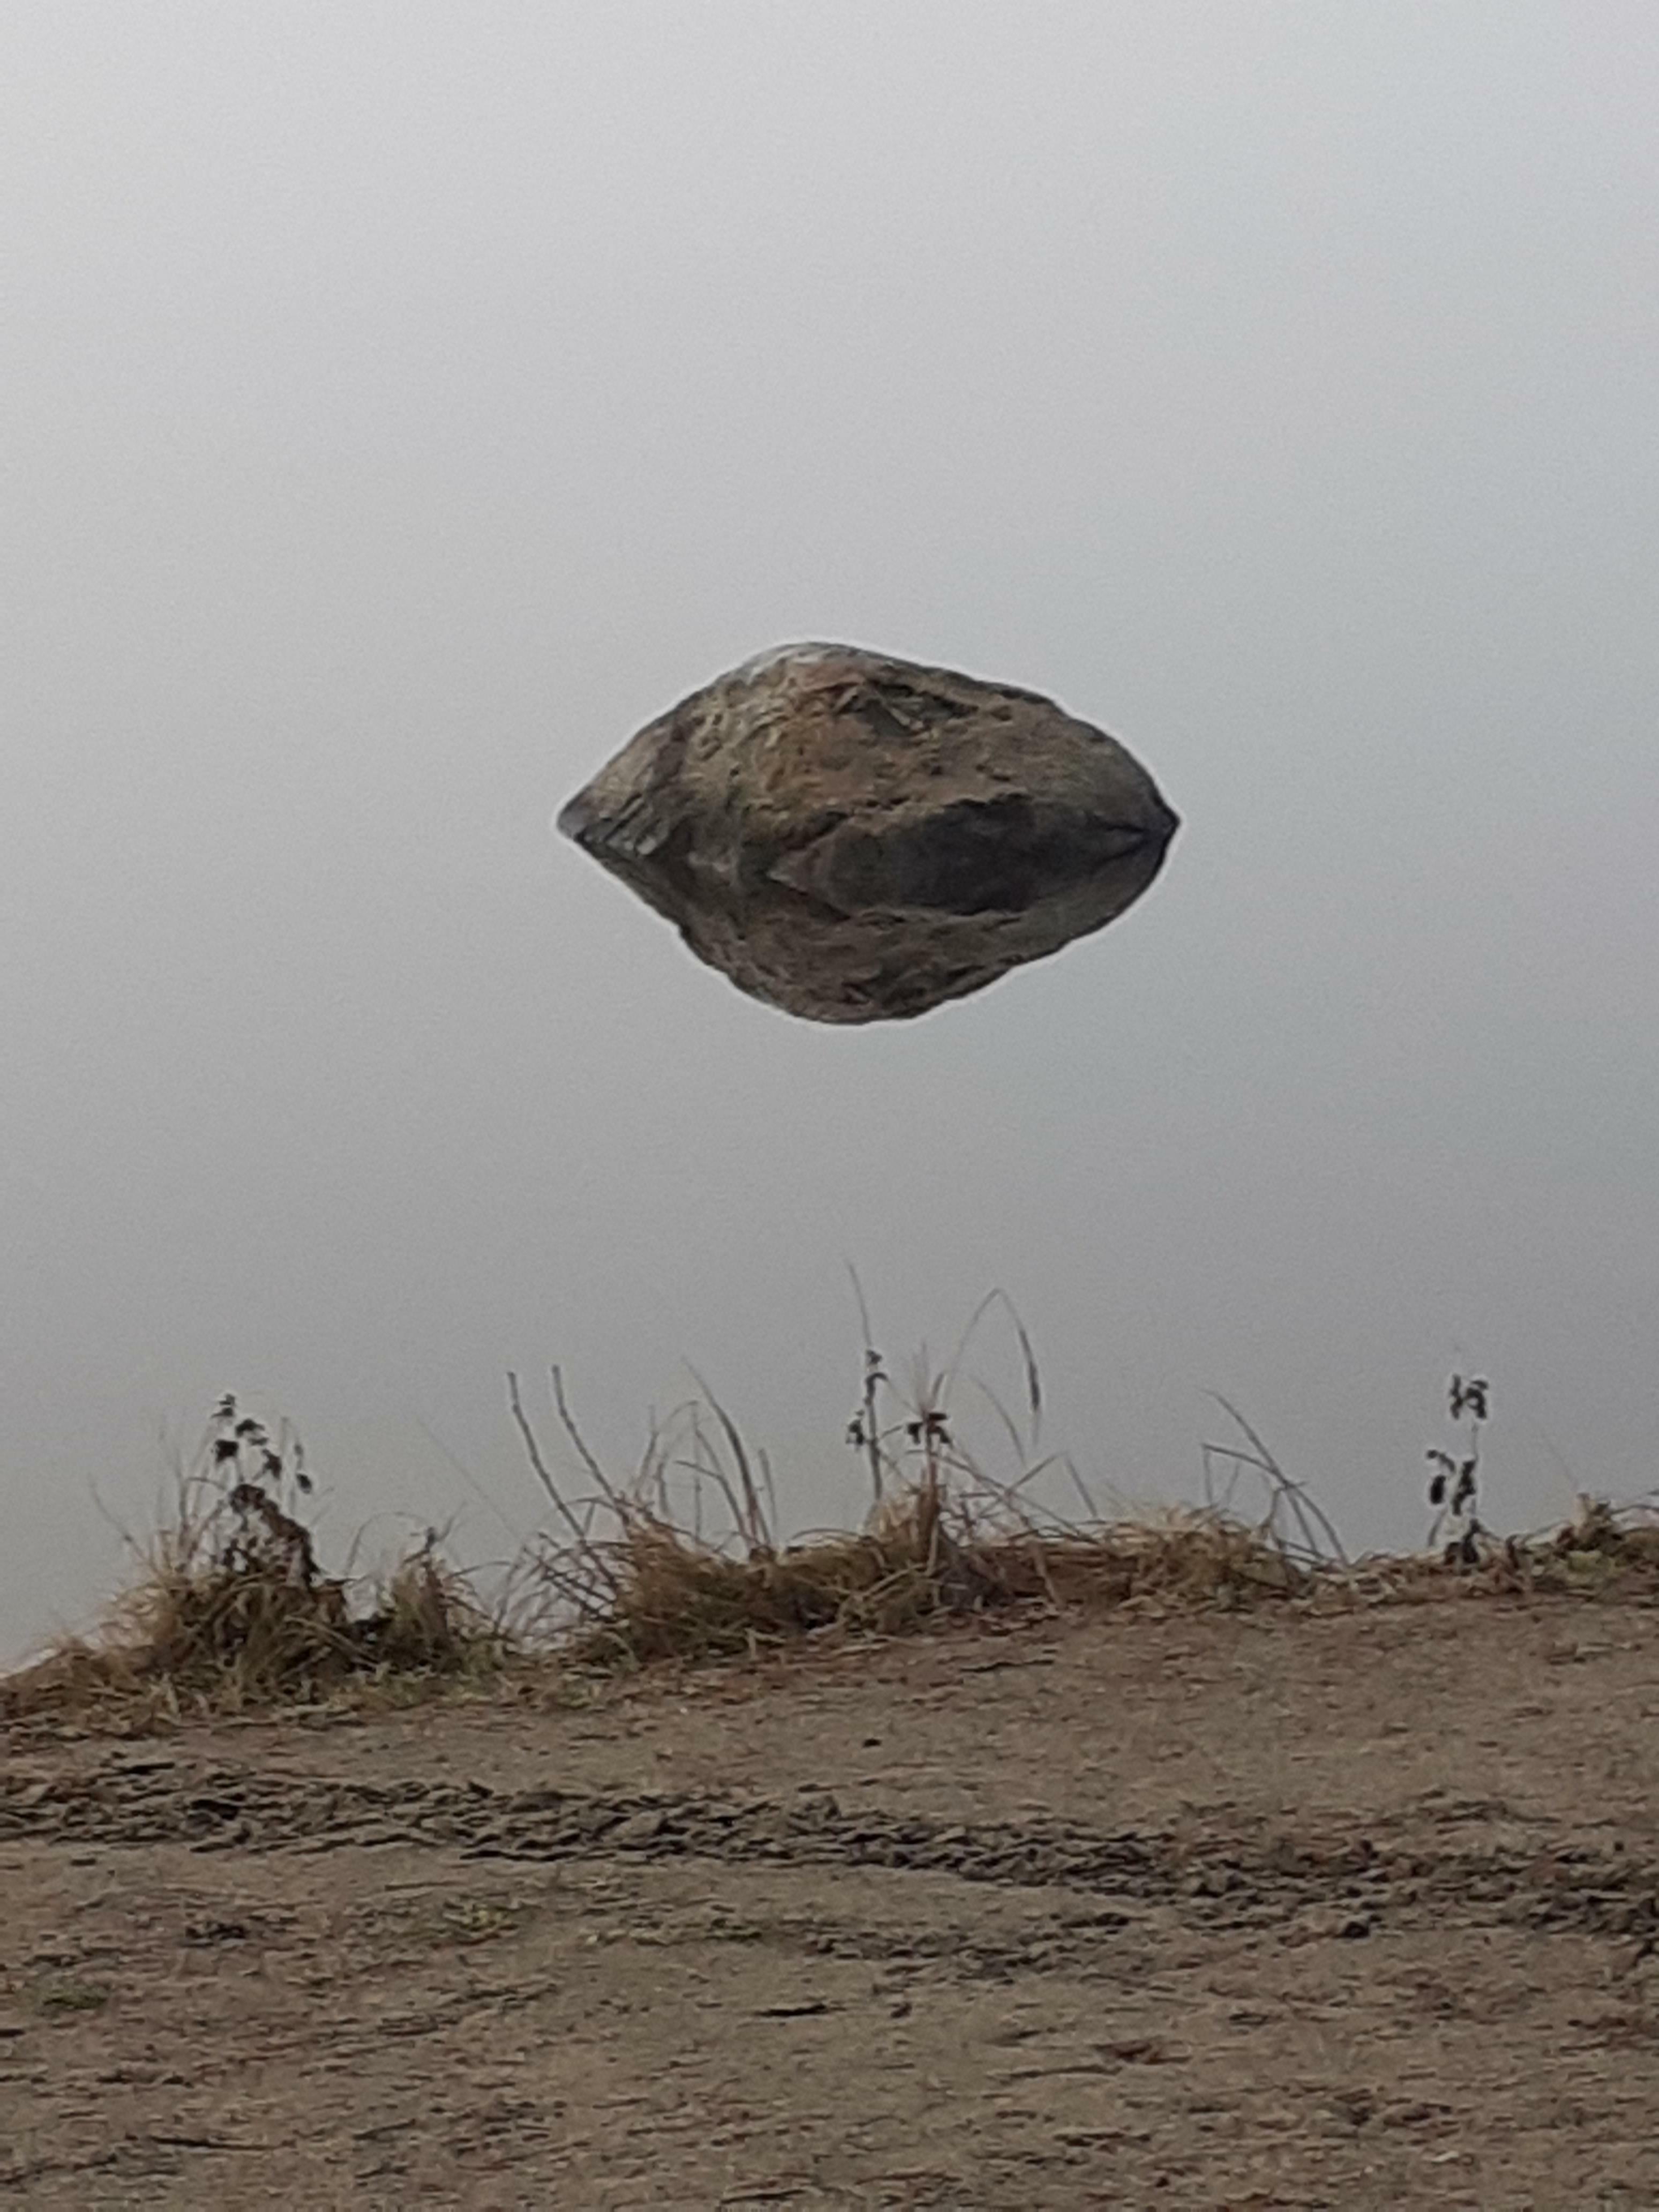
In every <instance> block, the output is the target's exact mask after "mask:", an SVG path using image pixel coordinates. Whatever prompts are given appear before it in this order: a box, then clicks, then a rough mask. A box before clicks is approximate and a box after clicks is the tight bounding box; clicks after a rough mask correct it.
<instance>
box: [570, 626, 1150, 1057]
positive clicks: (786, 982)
mask: <svg viewBox="0 0 1659 2212" xmlns="http://www.w3.org/2000/svg"><path fill="white" fill-rule="evenodd" d="M558 826H559V828H560V829H562V831H563V832H564V834H565V835H566V836H568V837H572V838H574V840H575V842H577V844H579V845H580V846H581V847H582V848H583V849H584V851H586V852H588V853H591V854H592V855H593V857H594V859H595V860H599V861H601V862H602V863H603V864H604V865H605V866H606V867H607V868H609V869H611V871H612V872H613V873H615V874H616V875H618V876H620V877H621V878H622V879H623V882H624V883H627V884H631V885H632V886H633V888H634V889H635V890H636V891H637V892H638V893H639V894H640V896H641V897H642V898H643V899H645V900H647V902H649V903H650V904H651V905H652V906H653V907H655V908H657V910H658V912H659V913H660V914H664V915H667V916H668V918H669V920H670V921H672V922H674V923H675V924H676V925H677V926H678V928H679V931H680V933H681V935H682V936H683V937H684V939H685V942H686V943H687V945H690V948H691V950H692V951H693V952H695V953H696V955H697V957H699V958H700V959H702V960H706V961H707V962H708V963H709V965H710V966H711V967H714V968H718V969H720V971H721V973H722V974H723V975H728V976H730V977H731V979H732V981H733V982H734V983H736V984H737V985H738V987H739V988H740V989H741V990H744V991H747V992H749V993H750V994H752V995H753V996H754V997H756V998H757V999H764V1000H767V1001H768V1003H769V1005H772V1006H781V1007H782V1008H783V1009H784V1010H785V1011H786V1012H789V1013H792V1014H801V1015H805V1017H806V1018H808V1019H810V1020H812V1021H820V1022H873V1021H896V1020H902V1019H905V1018H908V1017H910V1016H912V1015H915V1014H924V1013H927V1012H928V1011H929V1010H930V1008H932V1007H934V1006H939V1005H941V1004H943V1002H944V1001H945V1000H947V999H960V998H964V997H966V996H967V995H968V994H969V993H970V992H973V991H977V990H980V989H981V988H982V987H984V986H985V985H986V984H987V983H991V982H994V981H995V980H996V979H997V977H998V976H999V975H1005V974H1006V972H1007V970H1008V969H1011V968H1015V967H1018V965H1019V964H1020V963H1022V962H1023V961H1026V960H1040V959H1042V957H1044V956H1045V955H1046V954H1048V953H1050V952H1057V951H1059V950H1060V947H1061V946H1062V945H1067V944H1069V943H1070V942H1071V940H1072V939H1073V938H1074V937H1082V936H1085V935H1086V934H1087V933H1088V932H1089V931H1091V930H1094V929H1099V928H1101V927H1103V925H1104V924H1105V923H1107V922H1109V921H1112V920H1113V919H1114V917H1115V916H1116V915H1120V914H1121V913H1122V912H1123V909H1124V908H1126V907H1127V906H1128V905H1130V904H1131V903H1132V902H1133V901H1134V900H1135V899H1137V898H1138V897H1139V896H1140V894H1141V892H1142V891H1144V890H1146V886H1147V884H1150V883H1151V882H1152V878H1153V877H1154V876H1155V875H1156V874H1157V873H1158V868H1159V866H1161V865H1162V863H1163V860H1164V853H1165V850H1166V849H1167V848H1168V846H1169V842H1170V838H1171V837H1172V836H1174V835H1175V832H1176V826H1177V823H1176V817H1175V815H1174V814H1173V813H1172V812H1171V811H1170V809H1169V807H1167V806H1166V805H1164V801H1163V799H1161V798H1160V797H1159V796H1158V789H1157V787H1156V786H1155V785H1154V783H1153V782H1152V778H1151V777H1150V776H1149V775H1147V773H1146V770H1145V769H1143V768H1142V767H1141V766H1140V764H1139V762H1138V761H1136V760H1135V759H1134V758H1133V756H1132V755H1131V754H1129V753H1128V752H1127V751H1126V750H1124V748H1123V747H1122V746H1121V744H1118V743H1117V741H1116V739H1115V738H1109V737H1108V736H1106V735H1105V733H1104V732H1103V731H1100V730H1097V729H1093V728H1091V726H1090V725H1089V724H1088V723H1087V722H1079V721H1076V720H1073V717H1072V716H1071V715H1069V714H1066V713H1064V712H1063V711H1062V709H1061V708H1059V707H1057V706H1055V705H1054V702H1053V701H1052V700H1050V699H1045V698H1043V697H1042V696H1041V695H1040V694H1039V693H1037V692H1035V691H1022V690H1016V689H1015V688H1014V687H1013V686H1012V684H986V683H981V681H980V680H979V679H978V678H975V677H972V676H959V675H957V674H955V673H953V672H952V671H950V670H948V669H943V668H922V667H918V666H917V665H915V664H914V663H912V662H910V661H908V660H891V659H888V658H887V657H886V655H884V654H883V653H866V652H864V651H862V650H861V649H860V648H859V647H855V646H846V645H792V646H785V647H781V649H780V650H778V651H776V652H773V653H763V654H761V655H760V656H759V658H758V659H754V660H750V661H745V662H744V665H743V666H742V667H740V668H736V669H733V670H732V671H731V672H730V674H728V675H726V676H721V677H718V678H716V679H715V680H714V683H712V684H706V685H705V686H704V687H703V689H702V690H700V691H694V692H693V693H692V694H691V696H690V698H688V699H684V700H682V701H681V702H680V703H679V705H678V707H675V708H672V709H671V711H670V712H669V713H668V714H663V715H660V716H659V718H658V719H657V720H655V721H654V722H651V723H648V724H647V726H646V727H645V728H644V729H642V730H641V731H640V732H639V733H638V735H637V736H636V737H635V738H631V739H630V740H629V743H628V744H626V745H624V746H623V749H622V750H621V751H620V752H619V753H618V754H617V756H616V757H615V758H614V759H613V760H612V761H611V762H610V763H608V764H607V765H606V766H605V768H603V769H600V771H599V774H598V775H596V776H595V777H594V778H593V780H592V782H591V783H590V784H588V785H587V786H586V788H585V789H583V790H581V791H580V792H578V793H577V794H576V796H575V797H574V799H572V800H571V801H570V802H569V804H568V805H567V806H566V807H565V808H564V809H563V811H562V812H561V814H560V816H559V818H558Z"/></svg>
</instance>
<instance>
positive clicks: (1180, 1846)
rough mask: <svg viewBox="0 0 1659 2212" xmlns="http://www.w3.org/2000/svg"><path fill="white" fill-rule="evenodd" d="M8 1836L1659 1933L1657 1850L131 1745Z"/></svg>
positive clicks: (40, 1780)
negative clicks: (1113, 1819)
mask: <svg viewBox="0 0 1659 2212" xmlns="http://www.w3.org/2000/svg"><path fill="white" fill-rule="evenodd" d="M0 1838H18V1839H22V1838H34V1839H36V1840H40V1841H46V1842H58V1843H64V1844H78V1845H85V1844H110V1845H117V1846H137V1845H144V1844H185V1845H187V1846H189V1847H191V1848H192V1849H194V1850H198V1851H215V1850H248V1851H306V1852H315V1851H325V1850H369V1849H373V1848H374V1847H377V1846H384V1845H388V1844H404V1845H420V1846H426V1847H428V1848H435V1849H447V1850H456V1851H458V1852H459V1854H460V1855H461V1856H462V1857H467V1858H480V1859H482V1858H498V1859H519V1860H529V1861H542V1862H549V1861H557V1860H569V1859H594V1858H605V1857H615V1858H617V1859H618V1860H623V1861H640V1860H653V1859H654V1860H673V1859H684V1858H701V1859H708V1860H714V1861H717V1862H720V1863H725V1864H727V1865H741V1864H744V1863H757V1864H767V1865H772V1866H776V1865H780V1864H791V1863H793V1864H798V1865H802V1866H807V1865H811V1866H846V1867H869V1868H883V1869H891V1870H893V1871H896V1872H904V1871H909V1870H915V1871H925V1872H927V1873H930V1874H935V1875H938V1874H945V1875H955V1876H957V1878H959V1879H960V1880H962V1881H969V1882H984V1883H993V1884H1000V1885H1006V1886H1012V1887H1023V1888H1031V1887H1048V1886H1051V1885H1058V1886H1061V1887H1067V1888H1070V1889H1073V1890H1080V1891H1084V1892H1085V1893H1090V1894H1091V1895H1093V1896H1095V1897H1098V1898H1102V1899H1118V1900H1121V1902H1122V1903H1123V1904H1124V1905H1126V1906H1133V1907H1138V1908H1141V1909H1144V1908H1146V1906H1148V1905H1164V1906H1167V1907H1172V1908H1174V1909H1176V1911H1178V1912H1179V1913H1180V1915H1181V1916H1182V1917H1183V1918H1186V1919H1188V1920H1189V1921H1192V1922H1194V1923H1198V1924H1201V1925H1204V1926H1207V1927H1212V1928H1225V1927H1231V1928H1243V1927H1251V1926H1270V1925H1273V1924H1277V1923H1284V1922H1286V1921H1289V1920H1291V1919H1295V1918H1297V1917H1299V1916H1305V1915H1308V1914H1310V1913H1313V1914H1316V1915H1323V1916H1325V1917H1327V1920H1328V1924H1327V1925H1326V1926H1325V1928H1324V1930H1323V1932H1325V1933H1327V1934H1330V1935H1334V1936H1351V1937H1354V1938H1359V1937H1363V1936H1367V1935H1369V1934H1370V1933H1371V1931H1372V1930H1373V1929H1374V1928H1376V1927H1377V1926H1378V1925H1380V1924H1382V1923H1384V1922H1386V1923H1389V1924H1391V1925H1396V1926H1404V1925H1417V1926H1422V1925H1425V1924H1435V1923H1441V1924H1447V1925H1449V1924H1453V1923H1456V1924H1461V1925H1465V1926H1468V1925H1482V1924H1484V1925H1495V1924H1509V1925H1515V1924H1519V1925H1522V1926H1526V1927H1529V1928H1534V1929H1571V1930H1576V1931H1577V1932H1579V1933H1583V1934H1595V1935H1604V1936H1632V1937H1635V1938H1637V1939H1638V1940H1641V1941H1644V1942H1659V1861H1655V1860H1653V1859H1650V1858H1646V1857H1637V1856H1635V1855H1633V1854H1631V1853H1628V1852H1626V1851H1622V1850H1621V1851H1618V1852H1602V1851H1595V1850H1589V1849H1586V1848H1583V1847H1580V1846H1574V1847H1571V1848H1565V1847H1564V1848H1560V1849H1551V1848H1549V1847H1548V1846H1547V1844H1546V1845H1541V1847H1539V1848H1535V1849H1531V1850H1477V1849H1465V1850H1455V1851H1445V1850H1425V1848H1423V1847H1422V1846H1420V1845H1414V1846H1413V1847H1410V1848H1403V1849H1389V1848H1379V1847H1378V1846H1377V1845H1376V1844H1374V1843H1373V1842H1372V1841H1371V1840H1370V1838H1367V1837H1364V1835H1359V1836H1352V1835H1349V1836H1338V1837H1334V1838H1333V1837H1332V1836H1331V1835H1330V1834H1328V1833H1326V1834H1324V1835H1322V1836H1309V1835H1304V1836H1301V1837H1298V1836H1297V1835H1295V1834H1287V1833H1280V1834H1277V1835H1271V1836H1267V1837H1265V1838H1245V1837H1241V1836H1240V1835H1238V1834H1237V1833H1225V1832H1222V1833H1218V1832H1213V1831H1212V1832H1207V1833H1200V1834H1198V1835H1196V1836H1194V1835H1192V1834H1186V1833H1183V1834H1181V1835H1176V1834H1173V1833H1170V1832H1142V1831H1138V1830H1133V1829H1128V1830H1123V1831H1120V1832H1112V1831H1109V1830H1105V1829H1102V1828H1095V1827H1089V1826H1079V1825H1077V1824H1075V1823H1064V1822H1059V1821H1053V1820H1030V1821H1007V1820H999V1821H984V1822H962V1821H951V1820H939V1819H935V1818H930V1817H928V1816H927V1815H926V1814H913V1813H906V1814H895V1813H888V1812H883V1811H880V1810H875V1809H871V1808H858V1809H856V1810H849V1809H848V1808H845V1807H843V1806H842V1803H841V1802H839V1801H838V1800H837V1799H836V1797H835V1796H833V1795H832V1794H831V1793H830V1792H829V1791H828V1790H810V1791H801V1792H798V1793H797V1794H796V1795H795V1796H793V1798H789V1799H774V1798H768V1797H736V1796H732V1797H727V1796H718V1795H714V1794H705V1793H698V1792H684V1791H682V1792H672V1793H640V1792H633V1793H623V1792H605V1791H584V1790H560V1789H556V1788H543V1789H532V1790H519V1791H506V1790H495V1789H492V1788H490V1787H489V1785H487V1784H483V1783H481V1782H465V1783H450V1782H428V1781H423V1780H420V1779H408V1780H401V1781H397V1782H392V1783H376V1782H362V1781H352V1780H349V1779H346V1778H339V1779H334V1778H319V1777H312V1776H299V1775H290V1774H282V1773H272V1772H271V1771H269V1770H261V1769H258V1768H254V1767H245V1766H234V1765H211V1766H199V1765H190V1764H188V1763H187V1762H184V1761H180V1760H177V1759H172V1758H167V1757H158V1758H138V1759H133V1758H131V1757H125V1758H123V1759H119V1760H116V1761H111V1762H108V1763H106V1764H105V1765H102V1766H100V1767H99V1768H96V1769H94V1770H93V1771H90V1772H84V1773H79V1774H72V1775H64V1774H56V1775H53V1774H46V1775H40V1774H38V1773H37V1774H36V1775H34V1776H33V1777H30V1776H28V1775H27V1774H13V1775H10V1776H7V1777H5V1778H0Z"/></svg>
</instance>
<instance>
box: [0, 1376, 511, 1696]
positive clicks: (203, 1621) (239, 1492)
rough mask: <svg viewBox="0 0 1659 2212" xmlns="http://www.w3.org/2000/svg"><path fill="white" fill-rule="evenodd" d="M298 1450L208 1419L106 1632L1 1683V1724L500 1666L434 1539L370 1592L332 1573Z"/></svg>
mask: <svg viewBox="0 0 1659 2212" xmlns="http://www.w3.org/2000/svg"><path fill="white" fill-rule="evenodd" d="M312 1496H313V1488H312V1483H311V1479H310V1477H309V1475H308V1474H307V1472H306V1468H305V1462H304V1454H303V1449H302V1448H301V1445H300V1443H299V1442H298V1439H297V1437H294V1436H293V1435H292V1434H291V1432H289V1431H286V1430H285V1429H284V1430H283V1431H280V1432H279V1434H278V1436H277V1437H275V1438H273V1437H271V1436H270V1432H269V1431H267V1430H266V1429H265V1427H264V1425H263V1424H261V1423H259V1422H258V1421H256V1420H252V1419H247V1418H246V1417H239V1414H238V1409H237V1407H236V1404H235V1401H234V1400H233V1399H230V1398H226V1399H224V1400H222V1401H221V1403H220V1405H219V1407H218V1408H217V1409H216V1413H215V1415H214V1418H213V1421H212V1424H211V1425H210V1431H209V1434H208V1437H207V1438H206V1440H205V1441H204V1445H203V1448H202V1450H201V1453H200V1455H198V1458H197V1463H196V1464H195V1466H194V1467H193V1468H191V1469H190V1470H189V1471H187V1472H186V1473H185V1474H181V1475H180V1477H179V1484H178V1491H177V1496H176V1499H175V1505H174V1510H173V1514H172V1516H171V1517H170V1519H169V1522H168V1524H167V1526H166V1527H165V1528H163V1529H162V1530H161V1533H160V1534H158V1535H157V1536H156V1537H155V1539H153V1540H152V1541H150V1542H149V1544H148V1545H145V1546H143V1547H135V1548H136V1549H137V1554H138V1572H137V1577H136V1578H135V1580H134V1583H133V1586H132V1587H131V1589H130V1590H129V1591H128V1592H127V1593H126V1594H125V1595H124V1596H123V1597H122V1598H120V1599H119V1600H118V1601H117V1603H116V1605H115V1606H114V1607H113V1608H112V1612H111V1614H110V1616H109V1619H108V1620H107V1621H106V1623H105V1625H104V1626H103V1628H102V1629H101V1631H100V1632H99V1633H98V1634H97V1635H96V1636H95V1637H94V1638H88V1639H82V1638H72V1639H70V1640H67V1641H65V1642H64V1643H62V1644H59V1645H58V1647H57V1648H56V1649H55V1650H52V1651H51V1652H50V1653H48V1654H47V1656H46V1657H45V1658H43V1659H41V1660H40V1661H38V1662H35V1664H34V1665H33V1666H32V1667H28V1668H24V1669H23V1670H22V1671H21V1673H18V1674H14V1675H11V1676H10V1677H9V1678H7V1679H6V1680H0V1719H17V1718H23V1717H49V1716H51V1715H53V1714H58V1715H64V1716H68V1715H70V1714H81V1715H91V1714H95V1713H96V1712H98V1711H100V1710H104V1711H108V1712H109V1713H111V1714H112V1715H125V1716H128V1717H131V1718H132V1719H135V1720H144V1719H149V1720H151V1721H161V1720H167V1719H179V1718H184V1717H191V1716H208V1715H216V1714H226V1713H240V1712H245V1711H251V1710H257V1709H259V1708H262V1707H270V1706H276V1705H289V1706H292V1705H315V1704H321V1703H325V1702H327V1701H329V1700H330V1699H337V1698H338V1697H340V1696H341V1695H342V1694H343V1693H349V1692H363V1691H365V1690H368V1689H370V1688H375V1687H379V1688H381V1689H383V1690H387V1689H393V1688H395V1689H396V1690H398V1691H399V1692H402V1693H404V1694H407V1693H409V1692H410V1691H413V1690H418V1689H420V1688H422V1687H423V1686H431V1685H435V1684H437V1683H440V1682H451V1681H453V1680H456V1679H458V1678H465V1677H476V1676H478V1675H481V1674H488V1673H489V1672H492V1671H494V1670H495V1669H496V1668H499V1666H500V1665H501V1662H502V1660H503V1658H504V1656H505V1638H504V1637H503V1635H502V1632H501V1629H500V1628H499V1626H497V1625H496V1624H495V1622H493V1621H492V1620H491V1619H490V1618H489V1615H488V1614H487V1613H486V1612H485V1611H484V1609H483V1607H481V1606H480V1604H479V1603H478V1601H477V1598H476V1597H475V1595H474V1594H473V1591H472V1589H471V1584H470V1583H469V1582H468V1581H467V1579H466V1578H465V1577H464V1576H463V1575H461V1574H460V1573H459V1572H458V1571H456V1570H455V1569H453V1568H452V1567H450V1566H449V1565H447V1563H446V1562H445V1561H444V1559H442V1558H441V1556H440V1553H439V1551H438V1547H437V1541H436V1538H435V1535H434V1534H431V1533H430V1532H429V1533H428V1536H427V1538H426V1541H424V1542H423V1543H422V1544H421V1545H420V1546H419V1547H416V1549H415V1550H413V1551H412V1552H410V1553H408V1554H407V1555H406V1556H405V1557H404V1559H402V1560H401V1561H399V1562H398V1565H397V1566H396V1567H395V1568H394V1569H393V1570H392V1572H391V1574H390V1575H389V1576H387V1577H385V1578H384V1580H383V1581H381V1582H380V1583H378V1584H373V1583H371V1584H368V1585H367V1586H365V1585H364V1584H362V1583H360V1582H358V1581H357V1580H356V1578H354V1577H345V1576H331V1575H327V1574H325V1573H324V1572H323V1571H322V1569H321V1567H320V1565H319V1562H318V1558H317V1552H316V1545H315V1541H314V1536H313V1530H312V1529H311V1528H310V1527H309V1526H308V1525H307V1521H306V1519H305V1518H304V1517H303V1516H304V1513H305V1510H306V1507H307V1504H308V1502H309V1501H310V1499H311V1498H312Z"/></svg>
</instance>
